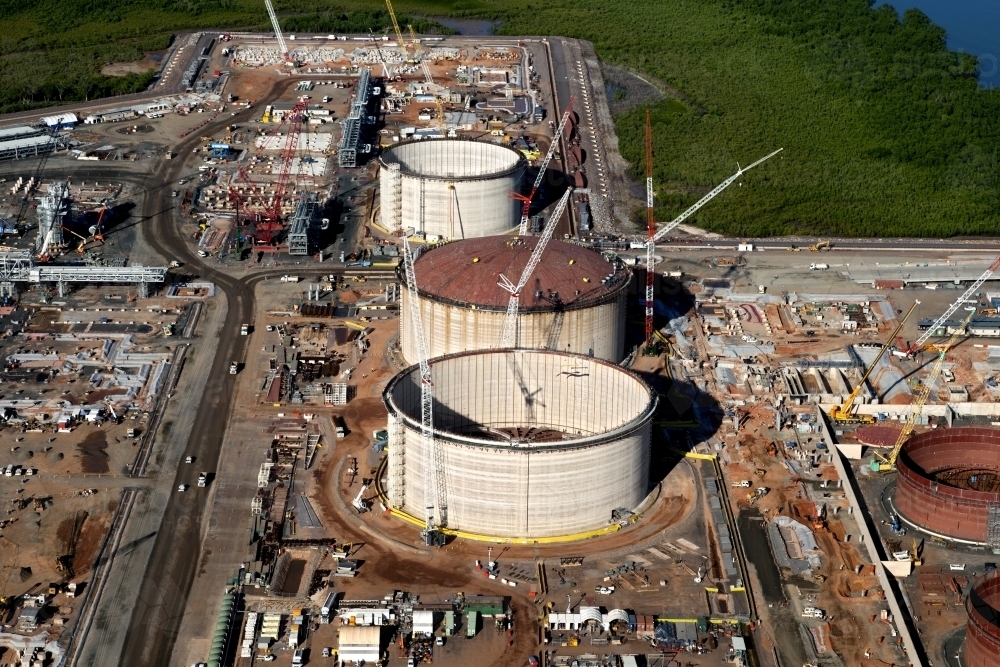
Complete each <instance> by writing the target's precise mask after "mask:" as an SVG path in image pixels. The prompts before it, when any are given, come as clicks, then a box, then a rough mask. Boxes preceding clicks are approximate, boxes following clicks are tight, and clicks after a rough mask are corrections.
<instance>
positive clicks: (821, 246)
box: [809, 241, 830, 252]
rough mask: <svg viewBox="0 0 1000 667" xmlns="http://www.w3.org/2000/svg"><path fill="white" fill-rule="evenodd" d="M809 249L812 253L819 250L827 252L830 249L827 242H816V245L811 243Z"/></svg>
mask: <svg viewBox="0 0 1000 667" xmlns="http://www.w3.org/2000/svg"><path fill="white" fill-rule="evenodd" d="M809 249H810V250H812V251H813V252H819V251H820V250H829V249H830V242H829V241H818V242H816V243H813V244H812V245H811V246H809Z"/></svg>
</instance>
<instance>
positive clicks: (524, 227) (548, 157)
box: [517, 100, 573, 236]
mask: <svg viewBox="0 0 1000 667" xmlns="http://www.w3.org/2000/svg"><path fill="white" fill-rule="evenodd" d="M572 113H573V101H572V100H570V105H569V108H567V109H566V112H565V113H563V115H562V118H561V119H559V127H557V128H556V131H555V134H553V135H552V143H550V144H549V150H548V151H546V153H545V157H544V158H542V161H541V162H540V163H539V165H538V174H537V175H536V176H535V182H534V183H533V184H532V186H531V192H530V193H529V194H528V196H527V197H520V199H521V201H522V203H523V206H522V207H521V228H520V229H519V230H518V232H517V233H518V235H519V236H526V235H527V233H528V215H529V214H530V212H531V202H532V201H533V200H534V199H535V195H536V194H537V193H538V188H540V187H542V181H544V180H545V172H546V170H548V168H549V162H551V161H552V156H553V155H554V154H555V152H556V146H558V145H559V142H560V141H561V140H562V135H563V131H564V130H565V128H566V123H567V122H569V117H570V116H571V115H572Z"/></svg>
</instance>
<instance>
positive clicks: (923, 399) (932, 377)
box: [871, 312, 974, 472]
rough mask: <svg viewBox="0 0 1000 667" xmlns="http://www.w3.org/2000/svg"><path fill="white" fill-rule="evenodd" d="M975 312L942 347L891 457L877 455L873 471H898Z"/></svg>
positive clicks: (872, 465)
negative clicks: (898, 462) (899, 461)
mask: <svg viewBox="0 0 1000 667" xmlns="http://www.w3.org/2000/svg"><path fill="white" fill-rule="evenodd" d="M973 315H974V312H970V313H969V314H968V315H966V316H965V320H964V321H963V322H962V326H960V327H958V328H957V329H955V331H954V332H953V333H952V334H951V338H949V339H948V341H947V342H946V343H945V344H944V345H942V346H941V350H940V351H939V352H938V357H937V360H936V361H935V362H934V365H933V366H932V367H931V372H930V373H928V374H927V379H926V380H924V384H923V386H922V387H921V388H920V391H919V392H918V393H917V397H916V399H915V400H914V401H913V403H912V404H911V405H910V412H909V414H908V415H906V422H905V423H904V424H903V428H902V429H900V431H899V436H898V437H897V438H896V444H894V445H893V446H892V451H891V452H890V453H889V456H882V455H881V454H879V453H877V452H876V454H875V456H876V457H877V458H876V459H872V462H871V469H872V470H873V471H874V472H883V471H886V470H895V469H896V459H898V458H899V452H900V451H902V449H903V445H904V444H906V441H907V440H909V439H910V435H911V434H912V433H913V427H914V426H915V425H916V423H917V417H919V416H920V413H921V412H923V410H924V404H925V403H927V399H928V398H930V395H931V392H932V391H934V385H935V384H936V383H937V380H938V377H940V376H941V371H942V370H943V369H944V361H945V357H946V356H947V354H948V350H949V349H951V348H952V347H954V345H955V343H957V342H958V339H959V338H961V337H962V336H963V335H964V334H965V327H966V326H967V325H968V324H969V320H971V319H972V316H973Z"/></svg>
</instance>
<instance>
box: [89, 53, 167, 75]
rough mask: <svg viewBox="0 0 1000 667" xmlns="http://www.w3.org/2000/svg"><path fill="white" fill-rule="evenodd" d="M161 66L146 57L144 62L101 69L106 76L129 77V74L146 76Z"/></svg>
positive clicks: (118, 64)
mask: <svg viewBox="0 0 1000 667" xmlns="http://www.w3.org/2000/svg"><path fill="white" fill-rule="evenodd" d="M159 66H160V64H159V63H158V62H156V61H155V60H153V59H152V58H149V57H146V58H143V59H142V60H138V61H136V62H131V63H111V64H110V65H105V66H104V67H102V68H101V74H103V75H104V76H127V75H129V74H144V73H146V72H149V71H151V70H155V69H156V68H157V67H159Z"/></svg>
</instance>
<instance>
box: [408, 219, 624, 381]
mask: <svg viewBox="0 0 1000 667" xmlns="http://www.w3.org/2000/svg"><path fill="white" fill-rule="evenodd" d="M537 242H538V238H537V237H510V236H488V237H486V238H481V239H469V240H465V241H455V242H453V243H446V244H443V245H439V246H437V247H434V248H431V249H430V250H426V251H424V252H422V253H421V254H420V255H419V256H418V257H417V259H416V261H415V262H414V267H413V268H414V272H415V274H416V277H417V290H418V295H419V305H420V313H421V315H420V317H421V320H422V321H423V323H424V331H425V332H426V339H427V346H428V355H429V356H431V357H439V356H443V355H446V354H453V353H456V352H468V351H471V350H486V349H490V348H493V347H496V346H497V345H498V344H499V342H500V333H501V331H502V330H503V322H504V318H505V317H506V315H507V304H508V302H509V301H510V293H509V292H507V291H506V290H504V289H503V288H502V287H500V286H499V285H498V284H497V282H498V280H499V278H500V275H501V274H503V275H505V276H507V278H509V279H510V281H511V282H514V283H516V282H517V281H518V279H519V278H520V276H521V273H522V271H523V270H524V267H525V266H526V265H527V263H528V258H529V257H530V256H531V253H532V251H533V250H534V249H535V245H536V244H537ZM403 278H404V280H405V276H404V277H403ZM630 278H631V272H630V271H629V270H628V269H627V268H626V267H625V266H624V265H623V264H621V262H618V261H617V260H614V261H610V262H609V261H608V260H607V259H605V258H604V256H603V255H601V254H600V253H598V252H594V251H593V250H590V249H588V248H583V247H581V246H578V245H575V244H572V243H565V242H563V241H557V240H554V239H553V240H552V241H550V242H549V244H548V246H547V247H546V248H545V254H544V255H542V260H541V262H539V264H538V266H537V267H536V268H535V271H534V273H533V274H532V276H531V278H530V279H529V280H528V283H527V286H526V287H525V289H524V291H523V292H522V294H521V298H520V304H519V308H518V313H519V316H518V327H517V342H516V344H515V345H514V346H513V347H521V348H533V349H549V350H559V351H562V352H571V353H576V354H584V355H588V356H594V357H597V358H598V359H606V360H608V361H613V362H615V363H617V362H619V361H621V360H622V358H623V355H624V354H625V311H626V299H627V294H628V284H629V280H630ZM409 298H410V295H409V292H408V291H407V290H405V289H404V290H402V299H403V303H401V304H400V325H399V326H400V331H399V338H400V344H401V345H402V352H403V357H404V358H405V359H406V360H407V361H409V362H410V363H415V362H416V361H417V354H416V347H415V345H414V342H413V322H412V319H411V314H410V307H409Z"/></svg>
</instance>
